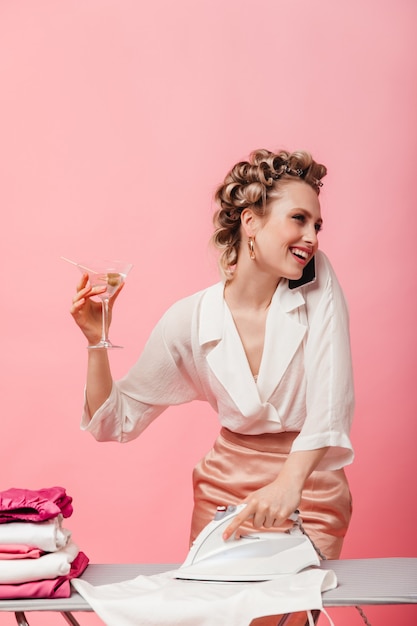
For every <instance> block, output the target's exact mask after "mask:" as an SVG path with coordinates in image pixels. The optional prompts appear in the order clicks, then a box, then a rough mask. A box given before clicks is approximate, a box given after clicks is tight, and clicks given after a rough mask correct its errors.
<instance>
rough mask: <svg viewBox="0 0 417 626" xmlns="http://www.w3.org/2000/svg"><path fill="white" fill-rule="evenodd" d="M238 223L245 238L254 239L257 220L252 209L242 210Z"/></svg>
mask: <svg viewBox="0 0 417 626" xmlns="http://www.w3.org/2000/svg"><path fill="white" fill-rule="evenodd" d="M240 222H241V225H242V229H243V232H244V233H245V235H246V237H255V235H256V231H257V222H258V219H257V216H256V215H255V213H254V212H253V211H252V209H243V211H242V213H241V214H240Z"/></svg>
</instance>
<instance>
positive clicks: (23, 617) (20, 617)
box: [14, 611, 29, 626]
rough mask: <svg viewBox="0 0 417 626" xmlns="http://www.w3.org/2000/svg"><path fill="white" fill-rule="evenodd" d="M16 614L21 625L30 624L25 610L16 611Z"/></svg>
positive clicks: (27, 625) (26, 625)
mask: <svg viewBox="0 0 417 626" xmlns="http://www.w3.org/2000/svg"><path fill="white" fill-rule="evenodd" d="M14 616H15V618H16V622H17V623H18V624H19V626H29V622H28V621H27V620H26V615H25V614H24V613H23V611H16V612H15V614H14Z"/></svg>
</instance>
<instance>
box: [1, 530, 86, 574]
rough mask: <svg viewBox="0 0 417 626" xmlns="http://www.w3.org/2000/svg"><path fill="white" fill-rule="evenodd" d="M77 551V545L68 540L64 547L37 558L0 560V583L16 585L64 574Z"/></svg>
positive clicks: (67, 571)
mask: <svg viewBox="0 0 417 626" xmlns="http://www.w3.org/2000/svg"><path fill="white" fill-rule="evenodd" d="M78 552H79V549H78V546H77V545H76V544H75V543H73V542H72V541H70V542H69V543H68V544H67V545H66V546H65V547H64V548H61V549H60V550H57V551H56V552H50V553H48V554H44V555H43V556H40V557H39V559H18V560H5V561H0V584H9V585H16V584H18V583H25V582H31V581H34V580H45V579H47V580H49V579H52V578H58V576H66V575H67V574H68V573H69V571H70V569H71V563H72V562H73V560H74V559H75V557H76V556H77V555H78Z"/></svg>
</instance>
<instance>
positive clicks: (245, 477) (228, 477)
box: [191, 428, 352, 559]
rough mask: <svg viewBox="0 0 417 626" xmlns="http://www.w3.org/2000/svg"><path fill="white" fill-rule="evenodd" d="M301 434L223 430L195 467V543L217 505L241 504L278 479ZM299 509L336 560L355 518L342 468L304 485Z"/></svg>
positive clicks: (315, 537) (315, 538) (320, 474)
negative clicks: (350, 523) (253, 493)
mask: <svg viewBox="0 0 417 626" xmlns="http://www.w3.org/2000/svg"><path fill="white" fill-rule="evenodd" d="M297 434H298V433H277V434H268V433H266V434H262V435H240V434H238V433H233V432H231V431H230V430H227V429H226V428H222V429H221V431H220V434H219V436H218V438H217V439H216V441H215V443H214V446H213V448H212V449H211V450H210V451H209V452H208V453H207V454H206V456H205V457H204V458H203V459H202V460H201V461H200V462H199V463H198V464H197V466H196V467H195V468H194V472H193V487H194V511H193V517H192V522H191V542H192V541H193V540H194V539H195V537H196V536H197V535H198V533H199V532H200V531H201V530H202V529H203V528H204V526H206V525H207V524H208V523H209V522H210V521H211V520H212V519H213V517H214V514H215V512H216V509H217V507H218V506H219V505H228V504H238V503H240V502H242V500H244V498H246V496H248V495H249V494H250V493H252V492H253V491H256V490H257V489H260V488H261V487H263V486H265V485H267V484H268V483H270V482H272V481H273V480H274V479H275V478H276V477H277V476H278V474H279V472H280V469H281V468H282V466H283V464H284V463H285V461H286V459H287V457H288V454H289V452H290V450H291V446H292V443H293V441H294V439H295V438H296V436H297ZM299 510H300V515H301V518H302V521H303V527H304V529H305V531H306V533H307V534H308V535H309V537H310V538H311V540H312V541H313V543H314V544H315V545H316V546H317V547H318V548H319V549H320V551H321V552H322V554H323V555H324V556H325V557H326V558H328V559H337V558H338V557H339V555H340V551H341V549H342V544H343V539H344V537H345V534H346V531H347V528H348V526H349V522H350V518H351V514H352V501H351V494H350V491H349V485H348V482H347V479H346V476H345V473H344V471H343V469H339V470H332V471H314V472H313V473H312V474H311V476H310V477H309V478H308V479H307V481H306V483H305V486H304V490H303V493H302V499H301V503H300V506H299ZM290 525H291V522H290ZM247 528H248V529H251V530H252V531H253V527H250V526H248V527H247ZM283 528H285V527H283ZM283 528H282V529H283ZM282 529H281V530H282ZM268 530H276V529H268ZM278 530H280V529H278Z"/></svg>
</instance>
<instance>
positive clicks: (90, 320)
mask: <svg viewBox="0 0 417 626" xmlns="http://www.w3.org/2000/svg"><path fill="white" fill-rule="evenodd" d="M123 286H124V282H122V283H121V284H120V286H119V287H118V289H117V291H116V292H115V293H114V294H113V296H112V297H111V298H110V299H109V317H108V326H110V323H111V317H112V309H113V305H114V302H115V300H116V298H117V296H118V295H119V293H120V291H121V290H122V288H123ZM105 292H106V285H96V286H92V285H91V283H90V281H89V277H88V274H87V273H85V274H83V276H82V278H81V280H80V282H79V283H78V285H77V292H76V294H75V296H74V298H73V300H72V306H71V309H70V313H71V315H72V317H73V318H74V320H75V322H76V324H77V325H78V326H79V327H80V329H81V331H82V332H83V334H84V335H85V337H86V339H87V341H88V345H90V346H94V345H96V344H97V343H98V342H99V341H100V338H101V334H102V304H101V301H96V300H93V299H92V298H94V297H99V296H100V295H102V294H103V293H105Z"/></svg>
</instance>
